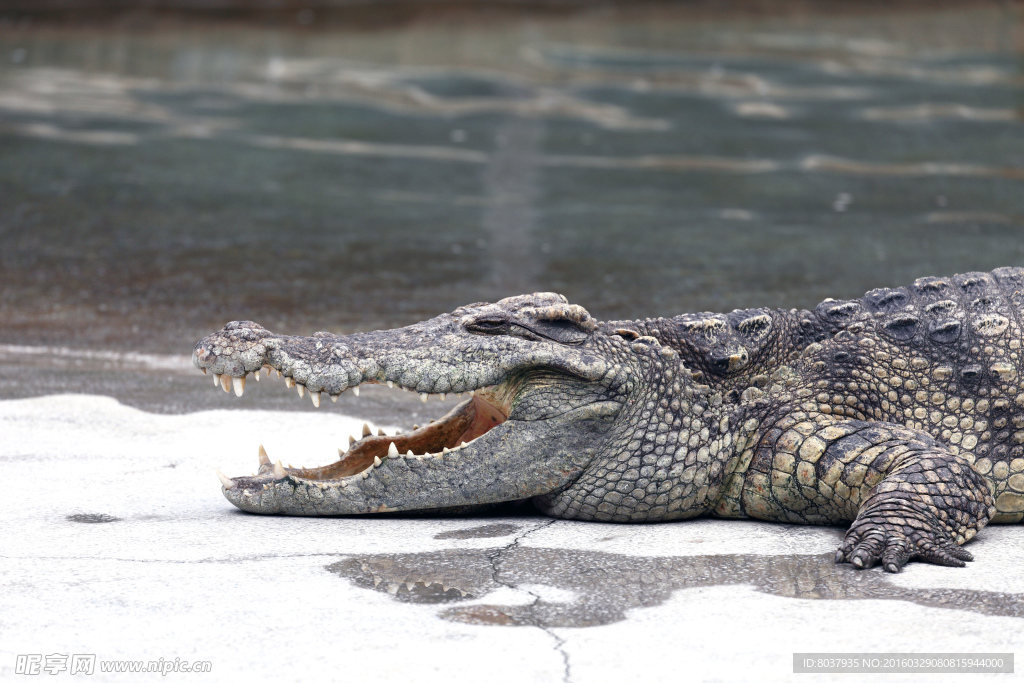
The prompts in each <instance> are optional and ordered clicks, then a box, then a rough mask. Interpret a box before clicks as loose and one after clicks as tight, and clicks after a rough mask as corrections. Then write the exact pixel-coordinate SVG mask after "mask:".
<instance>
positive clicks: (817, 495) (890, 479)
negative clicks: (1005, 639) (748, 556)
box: [743, 413, 995, 572]
mask: <svg viewBox="0 0 1024 683" xmlns="http://www.w3.org/2000/svg"><path fill="white" fill-rule="evenodd" d="M743 505H744V508H745V510H744V511H745V512H746V513H747V514H749V515H750V516H752V517H757V518H760V519H769V520H773V521H788V522H799V523H805V524H806V523H811V524H835V523H840V522H843V521H853V524H852V526H851V527H850V529H849V531H848V532H847V534H846V539H845V540H844V542H843V544H842V545H841V546H840V548H839V550H838V551H837V553H836V562H837V563H838V562H850V563H851V564H853V565H854V566H856V567H858V568H867V567H870V566H872V565H873V564H874V563H876V562H879V561H880V562H881V563H882V566H883V567H884V568H885V570H886V571H889V572H898V571H900V569H901V568H902V567H903V565H904V564H906V563H907V562H908V561H909V560H913V559H917V560H922V561H925V562H931V563H934V564H941V565H948V566H963V564H964V561H965V560H968V561H969V560H971V559H972V558H971V555H970V553H968V552H967V551H966V550H963V549H962V548H960V547H959V546H960V544H962V543H964V542H965V541H967V540H969V539H971V538H973V537H974V535H975V534H977V533H978V531H980V530H981V529H982V528H983V527H984V526H985V525H986V524H987V523H988V521H989V520H990V519H991V518H992V515H994V514H995V504H994V501H993V498H992V492H991V490H990V488H989V485H988V483H987V482H986V481H985V479H984V478H983V477H982V476H981V475H980V474H978V473H977V472H975V471H974V468H973V467H972V466H971V464H970V462H969V461H968V460H967V459H966V458H965V457H964V456H962V455H958V454H954V453H952V452H951V451H950V450H949V449H948V448H946V447H945V446H944V445H942V444H940V443H938V442H937V441H935V440H934V439H932V438H931V437H930V436H928V435H926V434H923V433H921V432H917V431H914V430H911V429H907V428H905V427H901V426H898V425H893V424H888V423H871V422H862V421H858V420H835V419H834V418H832V417H831V416H827V415H807V414H804V413H798V414H795V415H791V416H787V417H785V418H783V419H782V420H780V421H779V422H778V423H776V425H775V428H773V429H771V430H770V431H769V432H768V433H767V434H766V435H765V437H764V438H763V439H762V440H761V441H760V443H759V444H758V446H757V448H756V451H755V456H754V458H753V459H752V461H751V464H750V469H749V470H748V472H747V476H746V479H745V482H744V489H743Z"/></svg>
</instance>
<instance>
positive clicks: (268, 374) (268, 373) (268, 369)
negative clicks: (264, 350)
mask: <svg viewBox="0 0 1024 683" xmlns="http://www.w3.org/2000/svg"><path fill="white" fill-rule="evenodd" d="M267 377H270V366H269V365H268V366H267Z"/></svg>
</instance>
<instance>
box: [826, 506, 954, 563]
mask: <svg viewBox="0 0 1024 683" xmlns="http://www.w3.org/2000/svg"><path fill="white" fill-rule="evenodd" d="M887 507H890V506H887ZM901 507H902V506H901ZM928 517H929V515H927V514H924V513H921V512H919V511H916V510H906V509H903V510H899V509H890V510H878V509H876V510H873V511H870V512H867V513H866V514H863V515H861V516H859V517H858V518H857V520H856V521H855V522H854V523H853V526H851V527H850V530H849V531H848V532H846V539H845V540H844V541H843V544H842V545H841V546H839V550H837V551H836V557H835V560H836V564H839V563H841V562H849V563H850V564H852V565H853V566H854V567H857V568H858V569H867V568H869V567H871V566H873V565H874V564H875V563H876V562H881V563H882V568H883V569H885V571H887V572H890V573H893V574H896V573H898V572H899V571H900V570H901V569H903V565H905V564H906V563H907V562H909V561H910V560H920V561H922V562H930V563H932V564H938V565H943V566H946V567H963V566H964V563H965V562H970V561H972V560H973V559H974V557H973V556H972V555H971V554H970V553H969V552H967V551H966V550H964V549H963V548H961V547H960V546H958V545H957V544H956V542H955V541H954V540H953V538H952V536H951V535H950V534H949V533H948V532H947V531H946V530H945V529H943V528H942V527H941V526H940V525H939V523H938V520H935V519H929V518H928Z"/></svg>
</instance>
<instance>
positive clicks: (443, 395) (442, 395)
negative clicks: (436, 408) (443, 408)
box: [441, 393, 445, 401]
mask: <svg viewBox="0 0 1024 683" xmlns="http://www.w3.org/2000/svg"><path fill="white" fill-rule="evenodd" d="M444 397H445V394H443V393H442V394H441V400H442V401H443V400H444Z"/></svg>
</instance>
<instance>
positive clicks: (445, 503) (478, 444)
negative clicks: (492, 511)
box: [193, 294, 689, 515]
mask: <svg viewBox="0 0 1024 683" xmlns="http://www.w3.org/2000/svg"><path fill="white" fill-rule="evenodd" d="M636 337H637V335H636V334H631V335H630V334H626V335H621V334H616V333H615V331H614V330H605V329H603V328H602V327H600V326H598V325H597V324H596V323H595V322H594V320H593V319H592V318H591V316H590V315H589V314H588V313H587V311H585V310H584V309H583V308H581V307H579V306H575V305H570V304H568V303H567V302H566V300H565V298H564V297H562V296H559V295H557V294H532V295H526V296H518V297H512V298H508V299H503V300H502V301H499V302H497V303H495V304H473V305H471V306H465V307H463V308H459V309H457V310H455V311H454V312H452V313H448V314H445V315H441V316H439V317H437V318H434V319H432V320H428V321H425V322H422V323H418V324H416V325H412V326H410V327H405V328H401V329H396V330H388V331H380V332H368V333H360V334H353V335H348V336H337V335H333V334H328V333H317V334H315V335H314V336H312V337H285V336H279V335H275V334H271V333H270V332H269V331H267V330H265V329H264V328H262V327H260V326H259V325H256V324H255V323H252V322H234V323H230V324H228V325H227V326H226V327H225V328H224V329H223V330H221V331H220V332H217V333H215V334H213V335H210V336H209V337H207V338H206V339H204V340H202V341H201V342H199V344H197V345H196V348H195V352H194V355H193V361H194V363H195V365H196V366H197V367H199V368H200V369H202V370H203V371H204V372H206V371H210V372H212V373H214V376H215V381H219V382H222V383H228V384H227V385H225V386H226V387H227V386H233V387H234V389H235V391H236V393H237V392H240V391H241V390H242V389H243V388H244V386H245V384H244V379H245V377H246V375H247V374H248V373H258V372H259V371H260V370H261V369H263V368H268V369H273V370H276V371H278V372H280V373H282V374H283V376H284V377H285V381H286V382H288V383H289V384H291V383H292V382H294V383H295V384H296V385H297V388H298V390H299V393H300V394H302V393H304V392H310V393H311V394H312V397H313V403H315V404H317V405H319V399H320V396H321V395H322V394H327V395H328V396H330V397H332V398H337V396H338V395H340V394H341V393H342V392H344V391H346V390H352V391H354V392H358V387H359V386H360V385H361V384H367V383H371V384H381V385H385V384H386V385H387V386H388V387H391V388H393V389H395V390H406V391H414V392H418V393H419V394H420V395H421V397H422V398H423V399H424V400H426V398H427V396H428V395H433V394H441V395H445V394H467V395H468V398H466V399H465V400H463V401H462V402H461V403H459V404H458V405H457V406H456V407H455V408H454V409H453V410H451V412H449V413H448V414H447V415H445V416H444V417H442V418H440V419H438V420H437V421H436V422H433V423H431V424H428V425H426V426H423V427H418V428H415V429H413V430H411V431H408V432H403V433H400V434H397V435H393V436H389V435H383V434H378V435H372V434H364V436H363V438H362V439H360V440H358V441H356V442H354V443H353V444H351V446H350V448H349V449H348V451H347V452H346V453H344V454H343V455H342V457H341V459H340V460H339V461H337V462H335V463H333V464H330V465H327V466H324V467H317V468H307V469H304V468H285V467H283V466H282V465H281V464H280V463H277V464H272V463H271V462H270V461H269V459H267V458H266V457H265V456H262V455H261V466H260V470H259V473H258V474H257V475H255V476H252V477H237V478H234V479H229V478H227V477H223V476H222V484H223V488H224V494H225V496H227V498H228V499H229V500H230V501H231V502H232V503H234V504H235V505H236V506H238V507H239V508H241V509H243V510H247V511H251V512H262V513H286V514H306V515H330V514H355V513H367V512H383V511H393V510H417V509H437V508H447V507H458V506H464V505H476V504H486V503H495V502H501V501H509V500H520V499H525V498H531V497H536V496H544V495H545V494H555V493H557V492H560V491H563V490H565V489H566V488H568V487H571V486H572V485H573V483H574V482H575V481H576V479H577V478H578V477H579V476H580V474H581V473H582V472H583V471H584V470H585V469H586V468H587V467H588V466H589V465H590V464H591V463H592V462H593V461H595V459H607V458H609V457H612V455H611V454H610V450H614V449H616V448H619V449H621V448H623V447H624V446H623V444H624V443H626V442H628V441H629V440H630V439H631V438H634V437H633V436H629V435H626V437H625V438H622V431H623V430H622V419H623V415H624V414H629V415H630V416H631V417H630V418H629V420H630V421H635V420H639V419H641V416H640V415H639V414H634V413H638V412H640V411H641V409H642V407H643V404H642V403H641V404H637V400H638V397H639V398H641V399H644V400H646V399H645V398H644V397H645V396H647V394H648V393H650V390H651V386H650V382H648V381H646V380H645V377H646V376H647V375H649V374H650V373H652V372H653V371H654V366H655V365H657V366H659V368H660V373H661V374H664V369H665V368H664V363H671V362H672V357H673V356H674V354H673V352H672V351H670V350H668V349H665V348H662V347H660V346H659V345H658V343H657V341H656V340H654V339H651V338H649V337H648V338H640V339H637V338H636ZM682 375H685V376H686V378H687V379H688V378H689V373H688V372H686V371H685V370H683V369H681V367H680V370H679V371H678V372H677V377H679V376H682ZM668 376H669V377H670V378H671V377H672V371H671V368H670V370H669V372H668ZM671 383H672V382H670V384H671ZM676 385H677V388H678V381H676ZM651 417H652V416H651V415H650V414H646V417H644V418H643V419H648V420H650V418H651ZM616 433H618V434H619V437H620V438H611V436H612V435H613V434H616ZM634 436H635V435H634ZM616 444H618V445H616Z"/></svg>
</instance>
